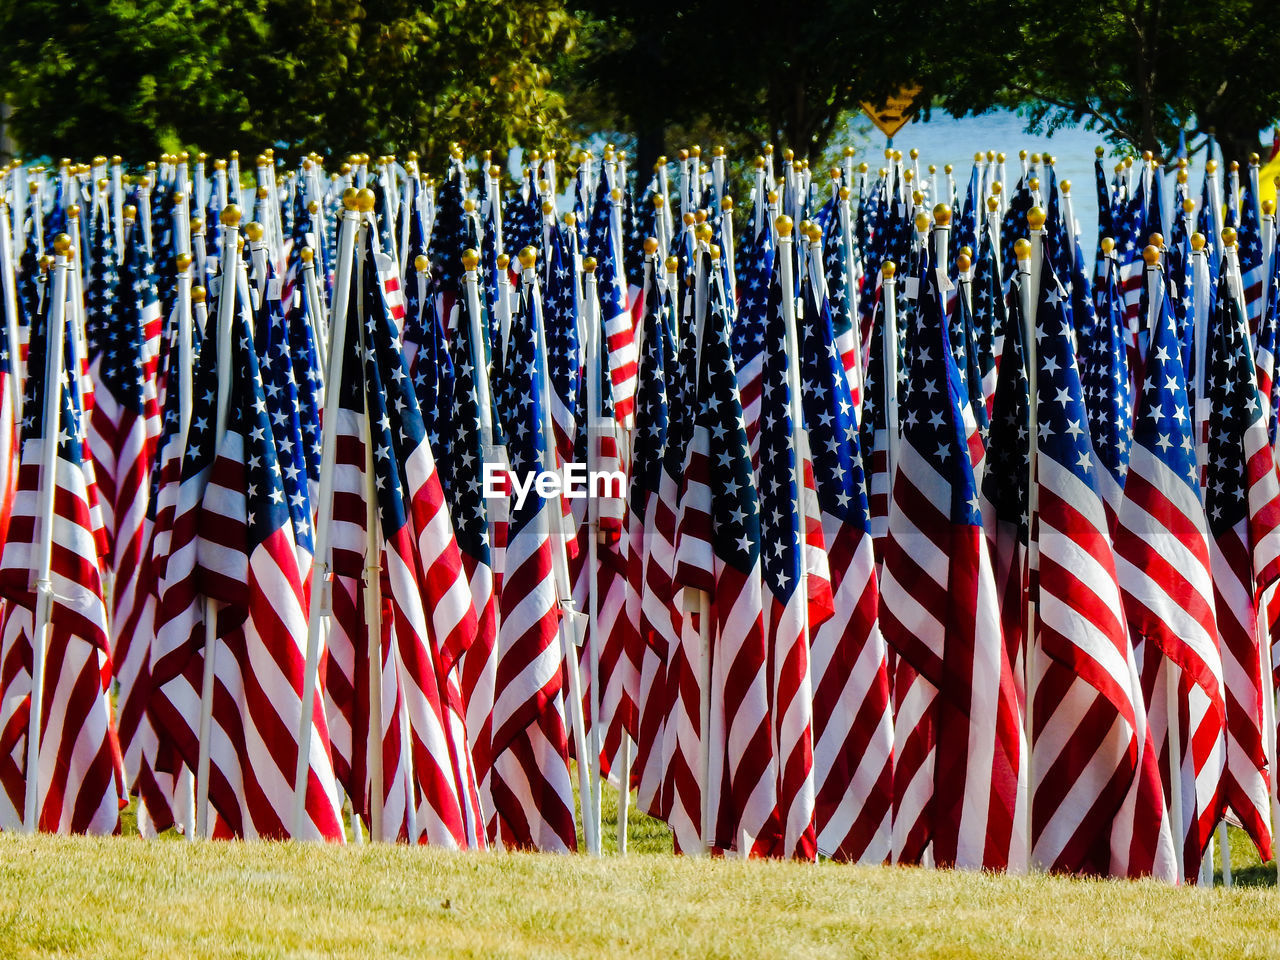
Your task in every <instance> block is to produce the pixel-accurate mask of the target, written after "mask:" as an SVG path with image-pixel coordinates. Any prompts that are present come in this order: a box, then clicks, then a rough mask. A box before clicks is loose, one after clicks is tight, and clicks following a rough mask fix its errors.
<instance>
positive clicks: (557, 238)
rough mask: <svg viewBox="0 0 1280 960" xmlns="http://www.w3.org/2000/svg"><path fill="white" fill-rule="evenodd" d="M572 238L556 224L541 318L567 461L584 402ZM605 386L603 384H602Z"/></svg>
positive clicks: (560, 448)
mask: <svg viewBox="0 0 1280 960" xmlns="http://www.w3.org/2000/svg"><path fill="white" fill-rule="evenodd" d="M573 272H574V271H573V249H572V247H571V246H570V242H569V237H567V236H566V235H565V232H564V231H563V230H562V229H561V228H559V227H556V228H554V229H553V230H552V234H551V247H550V249H549V250H548V251H547V266H546V279H547V284H546V290H545V291H544V294H543V312H542V320H543V323H544V324H546V334H547V380H548V384H549V385H550V387H551V389H550V391H549V393H548V399H549V400H550V401H551V425H552V429H553V431H554V433H555V439H556V450H557V452H558V453H559V455H560V457H561V459H562V460H563V461H565V462H568V461H571V460H572V459H573V449H574V441H575V439H576V437H577V435H578V419H579V407H580V406H582V405H584V397H583V392H584V387H583V382H582V376H581V375H580V374H581V366H582V356H581V353H582V350H581V346H580V344H579V342H578V318H579V308H578V297H577V293H576V283H575V280H574V275H573ZM602 385H603V384H602Z"/></svg>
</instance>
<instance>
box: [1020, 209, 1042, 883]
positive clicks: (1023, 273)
mask: <svg viewBox="0 0 1280 960" xmlns="http://www.w3.org/2000/svg"><path fill="white" fill-rule="evenodd" d="M1044 221H1045V216H1044V211H1042V210H1041V209H1040V208H1039V207H1033V208H1032V209H1031V210H1030V211H1028V214H1027V224H1028V226H1029V227H1030V228H1031V237H1032V239H1031V240H1022V239H1019V240H1018V241H1017V242H1015V244H1014V250H1015V256H1016V258H1017V262H1018V281H1019V285H1018V294H1019V298H1020V302H1021V305H1022V318H1023V334H1022V339H1023V352H1024V354H1025V357H1026V364H1027V387H1028V391H1027V392H1028V397H1027V401H1028V402H1027V433H1028V440H1027V454H1028V456H1027V579H1028V586H1027V599H1026V621H1025V622H1026V628H1025V635H1024V637H1023V645H1022V671H1023V673H1022V689H1023V710H1022V716H1023V730H1024V736H1025V737H1026V741H1027V769H1028V771H1030V770H1031V769H1032V763H1033V760H1032V757H1033V750H1034V739H1035V738H1034V729H1033V721H1032V715H1033V711H1034V706H1033V704H1034V700H1035V679H1036V672H1035V664H1034V661H1035V649H1036V630H1037V622H1036V621H1037V618H1036V597H1035V592H1034V590H1033V589H1032V588H1031V582H1032V578H1033V577H1034V576H1035V570H1036V567H1037V566H1038V565H1039V564H1038V552H1039V551H1038V549H1037V541H1036V530H1035V518H1036V513H1037V509H1038V506H1039V503H1038V501H1039V499H1040V497H1039V492H1040V491H1039V489H1038V487H1037V481H1036V467H1037V461H1038V460H1039V410H1038V405H1039V404H1038V401H1039V396H1038V394H1037V390H1038V380H1039V376H1038V374H1039V366H1038V365H1039V358H1038V356H1037V351H1036V346H1037V340H1036V312H1037V308H1038V307H1039V292H1040V271H1041V269H1042V268H1043V258H1044ZM1028 780H1030V776H1028ZM1023 829H1024V830H1025V832H1026V837H1027V862H1028V865H1029V866H1032V867H1034V864H1035V858H1034V856H1033V854H1032V851H1033V844H1034V838H1035V834H1034V833H1033V824H1032V804H1031V802H1030V798H1028V802H1027V804H1026V821H1025V823H1024V824H1023Z"/></svg>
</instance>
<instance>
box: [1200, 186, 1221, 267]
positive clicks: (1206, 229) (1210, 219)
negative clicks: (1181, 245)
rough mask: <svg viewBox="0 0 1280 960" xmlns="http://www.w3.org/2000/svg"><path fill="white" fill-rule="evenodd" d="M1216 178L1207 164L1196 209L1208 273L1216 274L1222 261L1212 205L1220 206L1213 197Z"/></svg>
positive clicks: (1216, 220)
mask: <svg viewBox="0 0 1280 960" xmlns="http://www.w3.org/2000/svg"><path fill="white" fill-rule="evenodd" d="M1215 183H1216V178H1211V177H1210V175H1209V168H1208V166H1206V167H1205V171H1204V182H1203V183H1202V184H1201V186H1200V207H1199V210H1198V213H1199V217H1200V221H1199V227H1200V232H1201V233H1202V234H1204V252H1205V256H1207V257H1208V258H1209V275H1210V276H1212V277H1216V276H1217V275H1218V266H1219V264H1220V263H1221V262H1222V243H1221V238H1219V236H1218V217H1217V216H1215V215H1214V207H1218V208H1219V209H1220V208H1221V204H1220V203H1219V202H1218V201H1217V200H1216V199H1215V194H1216V193H1217V191H1216V190H1215V189H1214V185H1215Z"/></svg>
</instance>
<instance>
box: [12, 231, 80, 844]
mask: <svg viewBox="0 0 1280 960" xmlns="http://www.w3.org/2000/svg"><path fill="white" fill-rule="evenodd" d="M53 249H54V253H55V257H54V266H53V271H54V272H53V284H52V289H51V290H50V292H49V294H48V296H50V297H52V298H53V299H52V300H51V301H50V304H49V325H48V328H47V329H46V330H45V350H46V353H45V374H44V388H45V389H44V446H43V447H42V448H41V451H40V500H39V503H40V506H39V510H38V512H37V514H36V515H37V516H38V517H39V518H40V541H39V547H38V550H37V553H36V568H35V570H34V571H33V572H34V573H35V575H36V590H35V594H36V609H35V624H34V628H33V630H32V634H31V645H32V650H31V709H30V712H29V714H28V717H27V780H26V795H25V797H24V800H25V802H24V804H23V818H22V828H23V832H24V833H27V834H34V833H35V832H36V830H37V829H39V823H40V740H41V729H40V725H41V720H42V719H43V717H44V674H45V658H46V654H47V652H48V649H49V632H50V629H51V628H52V615H53V583H52V581H51V580H50V577H51V576H52V570H53V523H54V495H55V494H56V493H57V489H58V483H57V469H58V443H59V434H60V433H61V432H62V422H61V416H62V374H63V369H62V355H63V351H64V349H65V346H64V344H65V337H66V305H67V273H68V271H69V270H70V267H71V260H72V258H73V257H74V256H75V252H74V250H73V249H72V247H71V238H70V237H69V236H67V235H66V234H65V233H60V234H58V236H57V237H55V238H54V241H53Z"/></svg>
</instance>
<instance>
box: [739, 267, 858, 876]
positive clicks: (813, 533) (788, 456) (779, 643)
mask: <svg viewBox="0 0 1280 960" xmlns="http://www.w3.org/2000/svg"><path fill="white" fill-rule="evenodd" d="M782 250H783V251H784V252H785V254H786V255H787V256H790V255H791V246H790V244H788V245H786V246H785V247H783V248H782ZM785 297H791V298H792V304H793V305H794V302H795V294H794V291H792V290H785V291H784V290H783V289H782V282H781V277H780V276H779V275H778V274H777V273H775V274H774V279H773V282H772V283H771V284H770V285H769V314H768V318H767V326H766V333H765V336H766V340H767V342H768V344H769V346H768V349H767V350H766V352H765V358H764V369H763V371H762V375H761V405H760V414H761V416H760V420H761V431H760V453H761V458H760V473H759V491H760V539H761V543H762V545H767V546H765V547H764V549H762V550H761V557H760V560H761V567H762V572H763V577H764V586H765V592H766V595H767V596H768V599H769V603H768V604H766V606H765V612H764V622H765V640H766V643H767V644H768V649H769V654H770V664H771V676H770V678H769V682H770V684H771V690H770V695H771V703H772V711H773V737H774V752H775V754H776V755H777V757H778V785H777V790H778V813H779V822H778V828H779V831H780V832H779V836H778V837H777V838H776V839H775V840H774V845H773V848H772V850H770V851H769V852H771V853H773V854H774V855H779V856H794V857H798V858H802V859H810V860H812V859H814V858H815V857H816V855H817V834H816V832H815V827H814V772H813V685H812V675H811V673H810V654H809V647H810V638H811V636H812V631H814V630H816V629H818V628H819V627H820V626H821V625H822V624H823V623H824V622H825V621H826V620H828V619H830V618H831V615H832V599H831V582H830V572H829V570H828V567H827V557H826V544H825V541H824V539H823V531H822V524H821V520H820V517H819V516H818V515H817V514H818V511H817V508H816V504H815V503H814V500H815V499H816V492H815V491H814V489H813V483H814V480H813V473H814V471H813V463H812V460H811V459H810V457H809V456H808V453H809V450H808V444H807V442H806V438H805V436H804V430H805V422H804V417H803V413H802V412H801V417H800V419H799V422H798V423H797V422H795V418H794V417H793V416H792V406H791V403H792V398H791V391H790V385H789V381H788V376H789V367H790V364H791V363H792V362H793V361H794V362H795V363H796V364H797V365H798V364H799V363H800V358H799V356H796V357H794V358H793V357H791V356H790V355H789V354H788V350H787V347H788V340H789V338H788V334H787V323H786V319H785V316H784V313H783V309H784V298H785ZM793 309H794V306H793ZM793 322H795V321H794V318H793ZM796 403H797V409H798V410H801V411H802V408H800V407H799V404H800V401H799V398H796ZM850 407H851V408H852V404H850ZM793 430H794V432H793ZM797 440H799V443H798V444H797V442H796V441H797ZM811 508H812V509H811ZM802 525H803V526H802ZM802 531H803V536H804V541H803V549H802V546H801V539H800V538H801V535H802Z"/></svg>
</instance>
